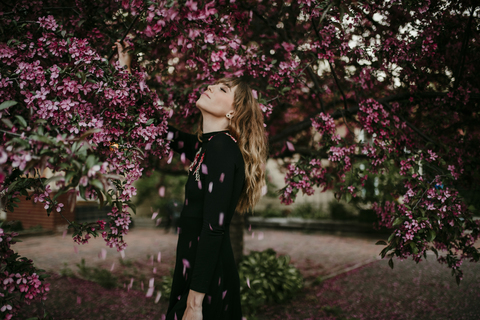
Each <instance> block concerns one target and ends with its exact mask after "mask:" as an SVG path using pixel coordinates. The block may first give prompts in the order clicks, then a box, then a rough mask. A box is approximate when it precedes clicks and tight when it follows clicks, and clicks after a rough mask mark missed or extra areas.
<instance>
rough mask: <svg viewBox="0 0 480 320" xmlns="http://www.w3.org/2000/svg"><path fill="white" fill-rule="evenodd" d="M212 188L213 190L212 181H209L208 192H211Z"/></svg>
mask: <svg viewBox="0 0 480 320" xmlns="http://www.w3.org/2000/svg"><path fill="white" fill-rule="evenodd" d="M212 190H213V182H210V183H209V184H208V192H210V193H212Z"/></svg>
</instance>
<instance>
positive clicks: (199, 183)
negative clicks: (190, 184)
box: [198, 181, 202, 190]
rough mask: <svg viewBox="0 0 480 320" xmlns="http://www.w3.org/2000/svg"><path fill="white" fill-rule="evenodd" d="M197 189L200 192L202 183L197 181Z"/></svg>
mask: <svg viewBox="0 0 480 320" xmlns="http://www.w3.org/2000/svg"><path fill="white" fill-rule="evenodd" d="M198 189H200V190H202V181H198Z"/></svg>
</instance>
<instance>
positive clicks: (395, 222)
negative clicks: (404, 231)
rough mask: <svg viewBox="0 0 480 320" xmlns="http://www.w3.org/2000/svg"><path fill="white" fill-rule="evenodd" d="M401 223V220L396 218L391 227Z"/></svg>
mask: <svg viewBox="0 0 480 320" xmlns="http://www.w3.org/2000/svg"><path fill="white" fill-rule="evenodd" d="M402 223H403V219H401V218H397V219H395V221H393V226H398V225H399V224H402Z"/></svg>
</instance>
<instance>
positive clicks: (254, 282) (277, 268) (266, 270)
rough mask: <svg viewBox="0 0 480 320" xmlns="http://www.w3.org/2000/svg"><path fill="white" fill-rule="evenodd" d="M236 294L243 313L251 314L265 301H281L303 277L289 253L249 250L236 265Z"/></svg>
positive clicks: (296, 289) (298, 285)
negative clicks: (239, 295) (238, 282)
mask: <svg viewBox="0 0 480 320" xmlns="http://www.w3.org/2000/svg"><path fill="white" fill-rule="evenodd" d="M238 272H239V275H240V294H241V301H242V309H243V313H244V314H245V315H252V314H255V312H256V310H257V309H258V308H259V307H261V306H263V305H265V304H266V303H282V302H285V301H287V300H289V299H291V298H292V297H293V296H294V295H295V293H296V292H297V291H298V290H299V289H301V288H302V286H303V278H302V276H301V274H300V272H299V271H298V269H296V268H295V267H294V266H293V265H290V257H288V256H279V257H277V253H276V252H275V251H274V250H273V249H267V250H264V251H261V252H260V251H252V252H251V253H250V254H249V255H247V256H245V257H244V259H243V261H242V262H241V263H240V265H239V270H238Z"/></svg>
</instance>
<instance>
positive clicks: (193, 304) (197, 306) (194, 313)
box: [182, 290, 205, 320]
mask: <svg viewBox="0 0 480 320" xmlns="http://www.w3.org/2000/svg"><path fill="white" fill-rule="evenodd" d="M204 297H205V293H201V292H196V291H193V290H190V292H189V293H188V297H187V309H186V310H185V313H184V314H183V318H182V320H203V314H202V304H203V298H204Z"/></svg>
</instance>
